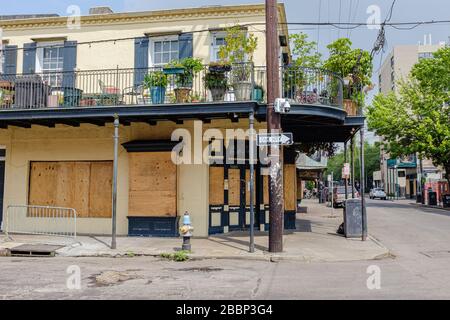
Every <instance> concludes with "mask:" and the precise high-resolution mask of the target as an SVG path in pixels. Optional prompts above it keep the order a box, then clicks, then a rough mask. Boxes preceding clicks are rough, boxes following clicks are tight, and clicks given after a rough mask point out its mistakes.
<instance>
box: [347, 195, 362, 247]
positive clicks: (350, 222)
mask: <svg viewBox="0 0 450 320" xmlns="http://www.w3.org/2000/svg"><path fill="white" fill-rule="evenodd" d="M362 232H363V228H362V206H361V199H348V200H346V201H345V207H344V234H345V236H346V237H347V238H361V237H362Z"/></svg>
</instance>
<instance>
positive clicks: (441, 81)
mask: <svg viewBox="0 0 450 320" xmlns="http://www.w3.org/2000/svg"><path fill="white" fill-rule="evenodd" d="M449 103H450V48H449V47H446V48H443V49H440V50H439V51H438V52H436V53H435V54H434V57H433V58H431V59H423V60H421V61H420V62H419V63H418V64H416V65H415V66H414V67H413V69H412V71H411V74H410V77H409V79H407V80H406V81H402V82H400V83H399V92H398V94H395V93H389V94H387V95H384V94H379V95H377V96H376V97H375V98H374V101H373V104H372V105H371V106H370V107H369V108H368V110H367V111H368V112H367V119H368V124H369V129H371V130H374V131H375V132H376V133H377V134H378V135H379V136H382V137H383V138H384V140H385V141H386V143H385V147H386V150H387V151H388V152H390V154H391V157H401V156H406V155H410V154H415V153H417V154H419V156H420V157H422V158H429V159H431V160H432V161H433V163H434V165H435V166H442V167H444V168H445V170H446V178H447V180H448V181H449V183H450V107H449Z"/></svg>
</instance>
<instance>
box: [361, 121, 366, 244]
mask: <svg viewBox="0 0 450 320" xmlns="http://www.w3.org/2000/svg"><path fill="white" fill-rule="evenodd" d="M360 135H361V150H360V155H361V179H360V180H361V182H360V189H361V192H360V193H361V211H362V214H361V218H362V241H366V239H367V212H366V201H365V197H364V190H365V188H366V186H365V184H366V183H365V170H364V169H365V168H364V167H365V163H364V160H365V159H364V127H363V128H361V131H360Z"/></svg>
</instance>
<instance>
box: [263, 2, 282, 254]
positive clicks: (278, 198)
mask: <svg viewBox="0 0 450 320" xmlns="http://www.w3.org/2000/svg"><path fill="white" fill-rule="evenodd" d="M279 61H280V59H279V38H278V5H277V1H276V0H266V62H267V131H268V132H269V133H281V117H280V114H279V113H276V112H275V110H274V104H275V99H277V98H280V97H281V96H280V75H279V71H280V64H279ZM282 150H283V148H282V147H281V146H276V145H272V146H271V147H270V148H269V155H270V175H269V202H270V214H269V217H270V228H269V251H270V252H282V251H283V227H284V221H283V220H284V219H283V218H284V212H283V211H284V210H283V205H284V197H283V193H284V190H283V174H282V173H283V161H282V156H283V155H282Z"/></svg>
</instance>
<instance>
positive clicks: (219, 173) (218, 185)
mask: <svg viewBox="0 0 450 320" xmlns="http://www.w3.org/2000/svg"><path fill="white" fill-rule="evenodd" d="M224 203H225V200H224V168H223V167H210V168H209V204H210V205H216V206H222V205H224Z"/></svg>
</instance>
